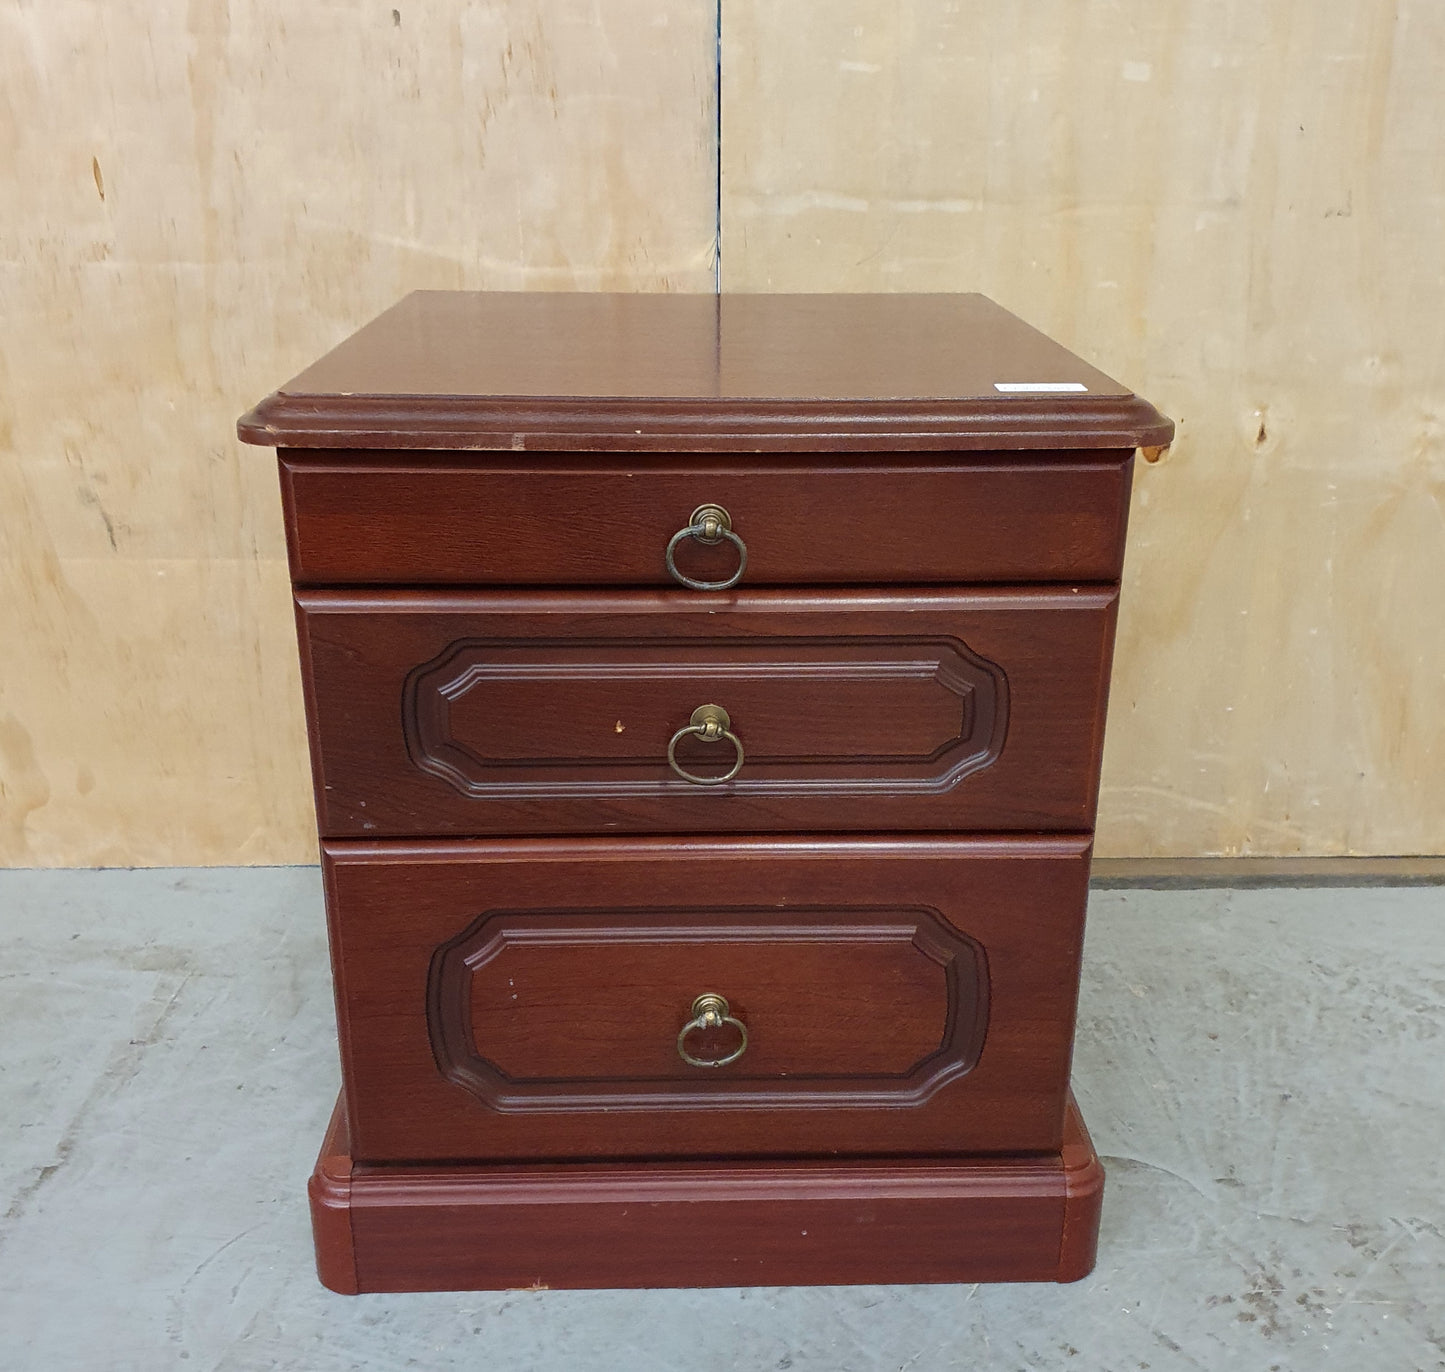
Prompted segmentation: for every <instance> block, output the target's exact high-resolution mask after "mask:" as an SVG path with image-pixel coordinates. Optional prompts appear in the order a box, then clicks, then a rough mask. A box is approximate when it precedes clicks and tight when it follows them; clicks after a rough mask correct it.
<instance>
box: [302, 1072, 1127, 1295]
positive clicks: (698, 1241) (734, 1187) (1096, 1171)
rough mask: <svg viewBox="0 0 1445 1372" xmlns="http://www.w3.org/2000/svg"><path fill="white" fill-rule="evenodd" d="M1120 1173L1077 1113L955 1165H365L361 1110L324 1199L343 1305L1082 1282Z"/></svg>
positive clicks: (315, 1212) (337, 1137) (335, 1148)
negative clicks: (1035, 1147) (509, 1292)
mask: <svg viewBox="0 0 1445 1372" xmlns="http://www.w3.org/2000/svg"><path fill="white" fill-rule="evenodd" d="M1103 1189H1104V1171H1103V1168H1102V1167H1101V1166H1100V1165H1099V1159H1098V1155H1097V1154H1096V1153H1095V1152H1094V1147H1093V1144H1092V1143H1091V1142H1090V1141H1089V1135H1088V1133H1087V1131H1086V1130H1085V1128H1084V1122H1083V1120H1082V1118H1081V1117H1080V1115H1079V1112H1078V1108H1077V1107H1076V1106H1075V1104H1074V1102H1073V1100H1072V1099H1070V1101H1069V1106H1068V1113H1067V1118H1066V1122H1065V1125H1064V1145H1063V1147H1062V1149H1061V1150H1060V1151H1059V1152H1058V1153H1033V1154H1018V1155H1003V1156H998V1157H978V1158H972V1159H970V1158H954V1159H945V1160H916V1161H913V1160H897V1159H895V1160H884V1161H878V1160H876V1159H875V1160H858V1161H821V1162H820V1161H805V1162H775V1161H773V1162H707V1163H688V1162H682V1163H645V1162H644V1163H610V1164H601V1163H551V1164H537V1165H532V1166H515V1165H512V1166H475V1165H474V1166H450V1167H448V1166H434V1165H430V1164H426V1165H413V1166H387V1167H377V1166H372V1165H369V1164H365V1163H353V1162H352V1160H351V1158H350V1156H349V1155H348V1140H347V1133H346V1115H345V1110H344V1107H343V1102H340V1101H338V1102H337V1108H336V1113H335V1114H334V1115H333V1117H332V1120H331V1127H330V1128H329V1129H328V1130H327V1133H326V1139H325V1142H324V1143H323V1144H322V1148H321V1156H320V1158H319V1159H318V1160H317V1163H316V1171H315V1173H314V1174H313V1175H312V1178H311V1184H310V1195H311V1217H312V1227H313V1230H314V1232H315V1236H316V1264H317V1270H318V1272H319V1274H320V1276H321V1280H322V1282H323V1283H324V1284H325V1285H327V1286H328V1287H330V1288H331V1289H332V1290H333V1291H339V1292H343V1293H345V1294H348V1295H350V1294H355V1293H357V1292H361V1291H491V1290H502V1289H508V1288H516V1287H531V1288H544V1287H651V1286H799V1285H802V1286H831V1285H846V1284H856V1283H869V1284H872V1283H894V1282H903V1283H910V1282H982V1281H1060V1282H1065V1281H1077V1280H1078V1279H1079V1278H1080V1277H1083V1276H1086V1275H1087V1274H1088V1273H1089V1272H1090V1271H1091V1270H1092V1269H1093V1266H1094V1252H1095V1246H1096V1243H1097V1240H1098V1233H1099V1206H1100V1202H1101V1200H1102V1198H1103Z"/></svg>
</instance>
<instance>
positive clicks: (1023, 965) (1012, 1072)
mask: <svg viewBox="0 0 1445 1372" xmlns="http://www.w3.org/2000/svg"><path fill="white" fill-rule="evenodd" d="M1087 854H1088V840H1087V839H1086V838H1081V837H1061V838H1057V839H1013V840H1002V839H1000V840H994V841H985V840H967V839H937V840H922V839H867V840H823V839H796V838H795V839H779V840H776V841H769V842H761V841H757V840H736V841H733V840H728V839H720V838H709V839H707V840H706V841H700V840H693V839H672V840H655V841H625V840H621V839H615V838H614V839H582V840H571V841H568V840H557V839H536V840H513V841H505V842H504V841H497V842H470V843H449V844H442V843H428V844H405V843H400V842H396V841H393V842H390V843H386V844H352V843H328V844H326V845H325V865H326V871H327V880H328V890H329V900H330V907H331V908H330V913H331V931H332V956H333V963H334V965H335V969H336V973H337V979H338V985H339V986H340V987H341V989H342V997H343V1000H344V1014H343V1016H342V1022H341V1040H342V1060H343V1065H344V1067H345V1071H346V1082H347V1091H348V1106H349V1109H350V1125H351V1140H352V1152H353V1155H354V1156H355V1157H357V1158H359V1159H363V1160H366V1161H387V1160H407V1159H411V1160H418V1161H420V1160H425V1159H478V1160H480V1159H488V1160H499V1159H508V1158H510V1159H529V1158H530V1159H548V1158H551V1159H561V1158H585V1157H593V1158H596V1157H618V1158H626V1157H632V1158H639V1157H641V1158H646V1157H653V1158H657V1157H697V1156H718V1155H722V1154H727V1155H734V1156H757V1155H765V1156H775V1157H783V1156H790V1155H801V1156H808V1155H814V1156H817V1155H834V1154H838V1153H839V1152H844V1153H850V1154H863V1155H867V1154H904V1153H921V1154H937V1153H953V1152H960V1151H986V1152H1001V1151H1013V1150H1038V1149H1048V1148H1056V1147H1057V1146H1058V1144H1059V1130H1060V1127H1061V1121H1062V1115H1063V1101H1064V1095H1065V1091H1066V1089H1067V1084H1068V1067H1069V1053H1070V1047H1071V1044H1072V1039H1073V1010H1074V1000H1075V995H1076V992H1077V986H1078V957H1079V948H1080V937H1081V930H1082V924H1083V911H1084V900H1085V892H1086V886H1087V878H1088V871H1087V867H1088V859H1087ZM488 924H490V925H491V926H492V928H493V929H494V930H495V929H500V930H502V931H507V930H511V931H512V936H513V940H514V941H515V940H516V939H517V938H518V937H520V936H522V935H525V936H527V937H528V938H529V939H530V947H524V948H519V949H514V951H513V952H512V953H510V954H507V955H506V956H507V957H508V958H509V959H510V966H508V967H507V968H505V969H503V968H502V967H501V966H500V964H499V965H498V967H497V968H495V969H493V968H492V967H490V966H489V963H490V961H491V959H492V958H493V956H494V955H495V953H496V951H497V942H498V940H497V939H495V938H489V937H487V935H486V932H485V931H486V928H487V926H488ZM549 937H550V938H551V939H552V940H558V939H570V940H572V941H573V943H574V944H575V943H576V942H577V941H578V940H579V939H585V938H590V939H591V941H592V945H593V952H592V954H591V956H590V958H589V959H588V960H587V961H586V962H583V960H582V955H581V954H580V953H579V949H578V948H577V947H575V946H574V947H572V948H569V949H567V950H566V951H567V956H566V957H565V958H560V959H558V958H552V959H549V958H548V957H546V956H545V947H544V945H545V944H546V943H547V942H548V941H549ZM870 944H871V947H870ZM459 947H460V948H461V949H462V950H464V951H463V952H462V957H463V959H470V961H471V963H472V967H471V969H470V970H471V976H470V977H464V976H460V975H458V972H457V969H456V967H455V965H454V964H453V966H452V967H451V968H450V970H449V969H448V968H447V966H446V965H445V964H446V963H447V961H448V958H449V955H450V956H451V957H452V958H455V954H456V950H458V948H459ZM758 951H763V952H766V953H768V954H770V956H767V957H758V956H755V954H756V953H757V952H758ZM984 978H986V985H981V984H980V981H981V979H984ZM707 992H711V993H715V994H719V995H722V996H724V997H726V998H727V999H728V1000H729V1002H730V1003H732V1004H733V1005H735V1007H736V1014H737V1015H738V1016H739V1017H740V1018H741V1019H742V1020H743V1022H744V1023H745V1025H746V1027H747V1030H748V1033H749V1035H750V1049H749V1051H750V1052H751V1051H753V1050H756V1051H755V1054H754V1056H753V1057H751V1058H750V1057H749V1056H748V1055H747V1054H746V1053H745V1054H744V1055H743V1056H742V1057H741V1058H740V1059H739V1060H738V1061H736V1062H735V1063H733V1064H731V1065H729V1066H727V1067H726V1068H723V1069H721V1070H712V1069H698V1068H689V1067H684V1066H683V1065H681V1064H680V1062H679V1061H678V1060H677V1059H676V1057H675V1053H676V1047H675V1045H676V1037H677V1034H678V1032H679V1030H680V1029H681V1028H682V1027H683V1026H684V1024H686V1022H687V1021H688V1018H689V1016H690V1015H691V1014H692V1013H693V1011H692V1008H691V1006H692V1002H693V1000H694V998H695V997H696V996H698V995H701V994H703V993H707ZM508 1017H510V1019H511V1022H510V1023H508ZM980 1019H983V1021H984V1022H983V1023H982V1024H980V1023H979V1020H980ZM529 1038H530V1039H532V1040H533V1042H532V1043H531V1044H530V1046H525V1047H524V1046H522V1045H523V1041H524V1040H526V1039H529ZM980 1044H981V1046H980ZM513 1074H515V1075H513Z"/></svg>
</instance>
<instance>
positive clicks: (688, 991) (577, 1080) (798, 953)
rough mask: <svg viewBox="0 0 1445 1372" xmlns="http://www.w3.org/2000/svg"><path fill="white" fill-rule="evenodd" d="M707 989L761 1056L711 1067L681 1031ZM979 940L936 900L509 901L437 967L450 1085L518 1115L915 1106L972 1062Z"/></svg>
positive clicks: (976, 1050) (977, 1034) (436, 998)
mask: <svg viewBox="0 0 1445 1372" xmlns="http://www.w3.org/2000/svg"><path fill="white" fill-rule="evenodd" d="M700 991H714V992H720V993H722V994H723V995H725V996H727V997H729V999H730V1002H731V1006H732V1011H733V1013H734V1014H736V1015H738V1016H739V1017H740V1018H741V1019H742V1020H743V1021H744V1022H745V1023H746V1024H747V1028H748V1034H749V1044H748V1048H747V1050H746V1052H744V1053H743V1055H742V1056H741V1057H740V1058H739V1059H738V1060H737V1061H736V1062H734V1063H731V1064H730V1065H728V1066H727V1067H724V1068H720V1069H716V1070H715V1071H714V1070H713V1069H704V1070H699V1069H698V1068H696V1067H689V1066H688V1065H686V1064H685V1063H684V1062H683V1061H682V1060H681V1058H680V1057H679V1056H678V1053H677V1051H676V1047H675V1045H676V1039H677V1034H678V1031H679V1029H681V1028H682V1026H683V1024H684V1022H685V1021H686V1020H687V1018H688V1016H689V1013H690V1011H689V1009H688V1006H689V1004H690V1002H691V999H692V997H693V995H694V994H696V993H697V992H700ZM988 1000H989V996H988V967H987V962H986V958H985V954H984V951H983V949H982V948H981V947H980V945H979V944H977V943H976V942H975V941H974V940H973V939H971V938H969V937H968V936H967V935H965V934H962V933H960V932H959V931H958V930H956V929H954V928H953V927H952V926H951V925H949V924H948V923H947V921H945V920H944V918H943V917H942V915H940V914H939V913H938V912H937V911H936V910H933V909H930V908H927V907H921V906H920V907H905V908H897V907H877V906H866V907H856V908H848V907H842V908H839V907H817V908H812V907H790V908H789V909H787V910H778V909H774V908H768V907H738V908H726V907H715V906H704V905H699V906H697V907H695V908H668V909H631V908H629V909H610V910H608V909H604V910H590V911H588V910H582V911H578V910H568V911H565V912H562V911H519V910H494V911H490V912H488V913H487V914H484V915H482V916H481V917H480V918H479V919H477V920H476V921H474V922H473V923H472V924H471V926H470V927H469V928H467V929H466V930H465V931H464V932H463V933H461V934H459V935H458V936H457V937H456V938H455V939H452V940H451V941H450V942H448V943H445V944H443V945H442V946H441V947H440V948H439V949H438V950H437V952H436V954H435V956H434V957H433V959H432V964H431V972H430V977H429V986H428V994H427V1022H428V1029H429V1032H430V1035H431V1041H432V1050H433V1052H434V1053H435V1055H436V1060H437V1065H438V1067H439V1068H440V1069H441V1072H442V1074H443V1075H444V1076H446V1077H447V1078H448V1079H449V1080H451V1081H453V1082H455V1083H456V1084H457V1085H459V1086H462V1087H464V1088H465V1089H466V1090H468V1091H470V1092H472V1093H473V1094H474V1095H475V1096H477V1097H478V1098H479V1099H480V1100H481V1101H482V1102H483V1103H484V1104H485V1105H487V1106H489V1107H490V1108H491V1109H493V1110H497V1111H500V1112H503V1113H515V1112H523V1111H545V1112H558V1111H561V1112H567V1111H578V1110H606V1111H615V1110H650V1111H656V1110H698V1109H718V1108H720V1107H726V1108H728V1109H749V1108H758V1109H778V1108H783V1107H787V1108H793V1109H806V1108H808V1107H813V1108H818V1107H827V1108H832V1109H837V1108H838V1107H840V1106H843V1107H847V1106H880V1105H883V1106H887V1105H892V1106H910V1105H918V1104H921V1103H922V1102H924V1101H926V1100H927V1099H928V1098H929V1097H930V1096H931V1095H933V1094H934V1092H936V1091H937V1090H938V1089H939V1088H940V1087H941V1086H943V1085H944V1084H945V1083H946V1082H949V1081H952V1080H953V1079H954V1078H956V1077H959V1076H961V1075H963V1074H964V1073H966V1072H968V1071H969V1070H970V1069H971V1068H972V1067H973V1066H974V1064H975V1063H976V1062H977V1061H978V1058H979V1054H980V1052H981V1051H982V1049H983V1042H984V1035H985V1031H986V1029H987V1024H988Z"/></svg>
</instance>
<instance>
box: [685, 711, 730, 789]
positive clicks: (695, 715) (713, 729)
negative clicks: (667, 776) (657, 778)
mask: <svg viewBox="0 0 1445 1372" xmlns="http://www.w3.org/2000/svg"><path fill="white" fill-rule="evenodd" d="M689 734H695V735H697V737H698V738H700V739H702V740H703V741H704V742H705V743H715V742H716V741H717V740H718V739H726V740H727V741H728V742H729V743H731V744H732V745H733V751H734V752H735V753H736V754H737V756H736V757H734V758H733V765H732V766H731V767H729V768H728V770H727V771H726V772H724V773H723V774H722V775H721V776H716V777H700V776H697V775H696V774H695V773H693V772H689V771H688V770H687V768H685V767H684V766H683V765H682V764H681V763H680V762H678V760H677V745H678V744H679V743H681V742H682V740H683V739H685V738H687V737H688V735H689ZM667 765H668V766H669V767H671V768H672V770H673V771H674V772H676V773H677V774H678V776H680V777H681V778H682V779H683V780H684V781H690V782H692V784H693V785H694V786H721V785H722V784H723V782H725V781H731V780H732V779H733V778H734V777H735V776H737V774H738V773H739V772H740V771H742V769H743V741H742V739H740V738H739V737H738V736H737V735H736V734H735V733H733V731H732V720H731V718H730V717H729V716H728V712H727V711H726V710H724V709H723V707H722V706H721V705H699V706H698V707H697V709H695V710H694V711H693V712H692V718H691V719H690V720H689V721H688V722H687V723H686V724H684V725H683V726H682V728H681V729H679V730H678V731H677V732H676V733H675V734H674V735H673V736H672V737H671V738H670V739H669V740H668V744H667Z"/></svg>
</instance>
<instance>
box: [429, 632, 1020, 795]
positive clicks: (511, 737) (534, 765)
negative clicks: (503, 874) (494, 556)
mask: <svg viewBox="0 0 1445 1372" xmlns="http://www.w3.org/2000/svg"><path fill="white" fill-rule="evenodd" d="M714 697H717V700H716V703H718V704H722V705H724V706H725V707H726V708H727V709H728V710H729V711H730V712H731V716H732V727H733V729H734V730H735V731H736V733H737V734H738V736H739V737H740V739H741V740H742V743H743V746H744V748H745V750H746V763H745V765H744V767H743V769H742V772H741V774H740V775H739V776H738V777H737V779H736V780H735V781H733V782H732V783H730V789H731V790H733V791H735V792H738V793H748V792H753V793H762V794H767V795H774V796H786V795H799V794H807V793H808V792H810V791H815V790H826V791H827V792H828V793H829V794H833V795H847V794H857V795H864V794H880V793H881V794H887V793H899V792H914V793H925V794H927V793H934V794H936V793H939V792H944V791H947V790H949V789H951V788H952V787H953V786H955V785H956V784H957V783H958V782H959V781H960V780H962V778H964V777H966V776H968V775H969V774H970V773H973V772H977V771H979V770H981V769H982V768H984V767H987V766H988V765H989V764H990V763H992V762H993V761H994V760H995V759H996V758H997V757H998V756H999V753H1000V752H1001V750H1002V748H1003V744H1004V738H1005V735H1006V733H1007V730H1008V680H1007V678H1006V677H1005V675H1004V672H1003V669H1002V668H1001V667H999V666H998V665H997V664H996V663H993V662H989V661H987V660H986V659H984V658H982V657H980V656H979V655H978V654H976V653H974V652H973V651H972V650H970V649H969V648H968V647H967V646H966V645H965V644H964V643H962V642H961V641H960V640H958V639H956V638H948V637H926V638H925V637H920V638H897V637H879V638H784V639H769V640H759V639H756V638H718V639H712V640H706V639H703V640H698V639H688V640H685V641H683V640H678V639H663V638H655V639H653V638H648V639H640V638H633V639H567V640H556V641H548V640H538V639H466V640H462V641H460V642H457V643H454V644H452V645H450V646H449V647H448V648H447V649H446V650H445V651H444V652H443V653H442V654H440V655H439V656H438V657H436V658H434V659H432V660H431V661H430V662H427V663H424V664H423V665H422V666H420V667H418V668H416V669H415V670H414V671H413V672H412V673H411V674H410V675H409V676H408V678H407V680H406V684H405V688H404V691H403V699H402V720H403V727H404V729H405V734H406V745H407V752H408V754H409V755H410V757H411V760H412V762H413V763H415V765H416V766H417V767H419V768H420V769H421V770H422V771H425V772H429V773H431V774H432V775H434V776H437V777H441V778H442V779H443V780H445V781H447V782H448V783H450V784H451V785H452V786H453V787H455V788H456V789H457V790H458V791H460V792H461V793H462V794H463V795H466V796H472V797H475V798H477V799H497V800H518V799H548V798H558V797H570V796H584V795H596V796H602V795H606V796H655V795H657V794H659V793H661V792H664V791H667V790H675V789H677V788H679V787H686V786H688V784H689V783H687V782H685V781H681V780H675V779H673V778H672V776H671V775H670V774H669V772H668V770H667V762H666V758H667V743H668V739H669V736H670V735H671V734H672V732H673V731H674V730H676V729H678V728H680V727H681V726H682V725H684V724H686V723H687V721H688V716H689V713H690V712H691V710H692V709H693V708H694V707H696V706H698V705H701V704H704V703H707V702H709V701H712V700H713V699H714ZM640 700H642V701H647V702H648V703H652V702H654V701H655V702H656V704H657V708H656V709H655V710H652V711H644V712H642V713H643V715H644V718H645V719H646V721H647V722H646V724H642V725H636V726H634V727H632V728H630V729H629V728H628V727H627V725H625V724H624V723H623V721H624V720H627V721H634V720H636V719H637V717H638V715H639V708H638V707H639V701H640ZM614 715H615V716H616V717H617V722H616V725H615V726H613V725H612V724H611V721H612V719H613V716H614ZM603 716H605V719H606V721H607V725H608V727H606V728H599V727H597V726H596V719H597V718H601V717H603ZM584 718H585V719H586V720H587V721H588V727H585V728H582V727H579V728H578V729H577V730H576V731H575V732H573V733H569V732H568V731H567V729H566V722H567V721H568V720H569V719H575V720H577V721H578V722H579V723H580V721H582V720H583V719H584ZM559 722H560V723H559ZM688 742H689V745H690V746H691V747H692V748H693V749H694V750H695V751H694V752H693V753H692V754H691V755H690V760H689V766H690V767H691V766H693V765H696V766H697V767H698V768H699V769H701V768H703V767H705V766H706V765H707V763H708V762H709V761H710V760H714V761H715V760H716V759H717V758H718V757H720V756H721V755H720V754H718V753H716V751H715V750H713V751H709V750H708V749H706V748H705V747H704V746H701V745H698V744H695V743H692V742H691V741H690V740H689V741H688ZM680 756H681V753H680ZM579 771H581V772H586V773H589V774H590V775H583V776H579V775H578V773H579Z"/></svg>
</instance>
